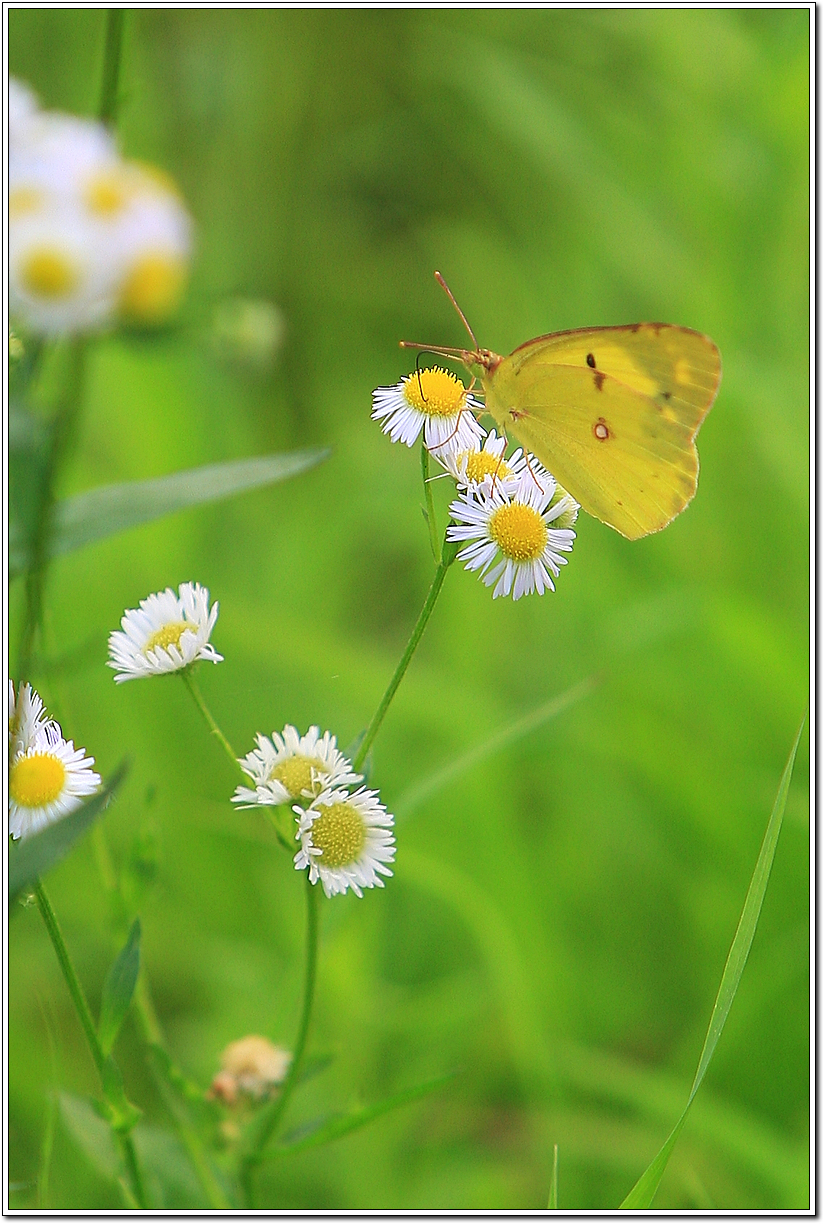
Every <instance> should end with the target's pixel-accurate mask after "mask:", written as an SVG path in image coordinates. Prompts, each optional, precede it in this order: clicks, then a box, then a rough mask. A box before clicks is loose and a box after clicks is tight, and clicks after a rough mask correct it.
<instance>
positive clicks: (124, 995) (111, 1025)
mask: <svg viewBox="0 0 824 1224" xmlns="http://www.w3.org/2000/svg"><path fill="white" fill-rule="evenodd" d="M139 971H140V919H139V918H135V920H134V922H133V923H132V929H131V930H130V931H129V937H128V939H127V940H126V945H125V947H124V948H123V950H122V951H121V953H120V954H119V956H118V957H117V960H116V961H115V962H114V964H113V965H112V967H111V969H110V970H109V972H108V974H107V975H106V981H105V982H104V983H103V996H102V998H101V1000H100V1021H99V1023H98V1026H97V1035H98V1037H99V1039H100V1046H101V1049H102V1050H103V1053H104V1054H110V1053H111V1050H112V1046H113V1045H114V1043H115V1040H116V1038H117V1034H118V1033H119V1032H120V1026H121V1024H122V1023H123V1021H124V1019H125V1017H126V1012H127V1011H128V1010H129V1004H130V1003H131V1001H132V995H133V994H134V988H135V985H136V983H137V975H138V973H139Z"/></svg>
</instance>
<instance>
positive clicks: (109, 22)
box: [97, 8, 126, 128]
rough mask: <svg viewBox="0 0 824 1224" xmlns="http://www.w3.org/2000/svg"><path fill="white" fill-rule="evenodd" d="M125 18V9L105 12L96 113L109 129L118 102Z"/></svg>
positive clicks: (112, 124)
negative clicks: (101, 79)
mask: <svg viewBox="0 0 824 1224" xmlns="http://www.w3.org/2000/svg"><path fill="white" fill-rule="evenodd" d="M125 18H126V10H125V9H122V8H110V9H107V10H106V47H105V50H104V52H103V81H102V83H101V87H100V106H99V108H98V112H97V113H98V115H99V117H100V119H101V120H102V121H103V123H105V124H106V125H107V127H111V128H113V127H114V126H115V122H116V120H117V107H118V103H119V102H120V98H119V96H118V85H119V80H120V60H121V52H122V50H123V25H124V22H125Z"/></svg>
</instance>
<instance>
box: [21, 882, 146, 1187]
mask: <svg viewBox="0 0 824 1224" xmlns="http://www.w3.org/2000/svg"><path fill="white" fill-rule="evenodd" d="M34 894H35V897H36V898H37V907H38V909H39V910H40V913H41V915H42V918H43V921H44V923H45V924H46V930H47V931H48V933H49V938H50V939H51V941H52V947H53V948H54V951H55V955H56V956H57V960H58V963H59V965H60V968H61V970H62V971H63V977H64V978H65V981H66V985H67V986H68V988H69V994H70V995H71V997H72V1002H73V1003H74V1006H75V1010H76V1011H77V1015H78V1017H79V1019H80V1024H81V1026H82V1028H83V1032H84V1034H85V1036H86V1041H87V1042H88V1046H89V1050H90V1051H91V1055H92V1058H93V1059H94V1065H95V1066H96V1068H97V1072H98V1075H99V1076H100V1082H101V1084H102V1085H103V1091H104V1095H106V1083H107V1075H106V1061H107V1060H106V1055H105V1054H104V1053H103V1049H102V1047H101V1045H100V1041H99V1040H98V1036H97V1029H96V1027H95V1023H94V1020H93V1019H92V1013H91V1010H90V1008H89V1004H88V1002H87V1000H86V995H85V992H84V990H83V987H82V985H81V983H80V979H79V978H78V976H77V973H76V972H75V968H74V964H73V962H72V958H71V956H70V955H69V950H68V948H67V947H66V941H65V940H64V939H63V932H62V931H61V930H60V926H59V924H58V921H57V915H56V914H55V912H54V910H53V909H52V907H51V903H50V901H49V899H48V897H47V896H46V893H45V890H44V888H43V885H42V883H41V881H40V880H37V881H36V882H35V885H34ZM113 1129H114V1131H115V1135H116V1136H117V1141H118V1143H119V1144H120V1149H121V1151H122V1153H123V1159H124V1162H125V1164H126V1168H127V1171H128V1174H129V1180H130V1182H131V1192H132V1194H133V1196H134V1198H135V1200H136V1202H137V1205H138V1206H139V1207H140V1208H145V1207H146V1205H147V1203H146V1191H145V1188H144V1186H143V1178H142V1175H141V1172H140V1166H139V1165H138V1163H137V1153H136V1152H135V1149H134V1142H133V1140H132V1137H131V1135H129V1134H127V1133H126V1132H124V1131H123V1130H120V1129H118V1128H116V1127H113Z"/></svg>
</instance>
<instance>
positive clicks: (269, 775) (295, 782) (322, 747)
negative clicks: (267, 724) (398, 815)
mask: <svg viewBox="0 0 824 1224" xmlns="http://www.w3.org/2000/svg"><path fill="white" fill-rule="evenodd" d="M256 739H257V748H253V749H252V751H251V752H250V753H249V754H248V755H247V756H245V757H244V758H243V760H242V761H238V764H239V765H240V767H241V769H242V770H243V772H244V773H246V774H248V775H249V777H250V778H251V779H252V781H253V782H254V783H255V786H254V789H253V790H251V789H249V787H246V786H239V787H238V788H237V790H236V791H235V793H234V795H233V796H232V803H237V804H239V805H240V807H244V808H249V807H256V806H258V805H259V804H263V805H265V806H266V805H268V806H272V807H277V806H279V805H280V804H282V803H294V802H295V801H296V800H298V801H300V800H301V799H306V800H308V801H310V802H311V800H312V799H314V798H316V797H317V796H318V795H319V794H320V793H321V792H322V791H324V790H329V789H330V788H331V787H340V786H351V785H354V784H355V783H358V782H362V781H363V778H362V776H361V775H360V774H356V773H354V772H353V771H352V765H351V763H350V762H349V761H348V760H347V759H346V757H345V756H344V755H343V753H342V752H339V751H338V748H337V747H336V744H337V741H336V738H335V736H334V735H330V734H329V732H328V731H324V733H323V735H321V734H320V729H319V728H318V727H310V728H309V730H308V731H307V732H306V734H305V735H299V734H298V731H297V728H295V727H292V726H289V725H288V724H287V726H285V727H284V728H283V735H278V733H277V731H273V732H272V738H271V739H270V738H269V737H268V736H266V735H258V736H257V737H256Z"/></svg>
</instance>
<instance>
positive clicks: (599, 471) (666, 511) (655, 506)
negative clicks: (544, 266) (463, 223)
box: [483, 323, 721, 540]
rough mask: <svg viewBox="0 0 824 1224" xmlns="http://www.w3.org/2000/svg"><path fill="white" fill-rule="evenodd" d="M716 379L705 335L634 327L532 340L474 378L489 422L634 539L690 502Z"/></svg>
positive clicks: (716, 364) (661, 326)
mask: <svg viewBox="0 0 824 1224" xmlns="http://www.w3.org/2000/svg"><path fill="white" fill-rule="evenodd" d="M720 378H721V358H720V355H719V352H718V349H717V348H716V347H715V345H714V344H713V343H712V341H711V340H709V339H708V338H707V337H706V336H702V335H701V334H700V333H699V332H694V331H691V330H690V329H689V328H685V327H674V326H672V325H670V324H666V323H636V324H633V325H631V326H628V327H600V328H582V329H580V330H577V331H568V332H558V333H556V334H554V335H550V336H540V337H539V338H538V339H537V340H530V341H529V342H528V343H527V344H524V345H522V346H521V347H520V348H518V349H516V350H515V352H514V353H511V354H510V356H509V357H505V358H504V359H503V360H502V361H501V362H500V364H499V365H498V366H496V367H495V368H494V369H493V370H492V372H491V373H490V374H487V375H486V377H485V378H484V380H483V381H484V389H485V391H486V406H487V409H488V411H489V412H490V413H491V414H492V416H494V417H495V419H496V421H497V422H498V423H499V424H500V425H501V426H502V427H503V428H504V429H505V430H506V431H507V432H508V433H511V434H512V435H513V436H514V437H515V438H516V439H517V440H518V441H519V442H520V443H521V445H523V446H525V447H527V448H528V449H529V450H531V451H533V452H534V454H535V455H537V457H538V458H539V459H540V460H541V462H542V463H544V464H545V465H546V466H547V467H548V468H549V470H550V471H551V472H552V474H553V475H554V476H555V477H556V478H557V479H558V480H559V481H560V483H561V484H562V485H563V486H564V488H566V489H568V490H569V492H570V493H571V494H572V496H573V497H574V498H576V500H577V501H579V502H580V503H581V505H582V506H583V508H584V510H586V511H587V512H588V513H589V514H592V515H594V516H595V517H596V518H598V519H600V520H601V521H602V522H604V523H608V524H609V526H610V527H614V528H615V529H616V531H619V532H621V534H622V535H624V536H626V537H627V538H628V539H631V540H635V539H638V538H640V537H641V536H645V535H648V534H649V533H650V532H653V531H660V530H661V528H662V527H665V526H666V525H667V523H669V522H671V521H672V519H674V518H675V516H676V515H677V514H680V513H681V511H682V510H683V509H684V507H685V506H686V505H687V504H688V503H689V502H690V500H691V499H692V497H693V495H694V493H695V489H696V485H697V482H698V452H697V451H696V449H695V435H696V434H697V432H698V429H699V427H700V425H701V422H702V421H703V419H704V417H705V416H706V414H707V412H708V411H709V409H710V407H711V405H712V402H713V400H714V399H715V394H716V391H717V390H718V384H719V382H720Z"/></svg>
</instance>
